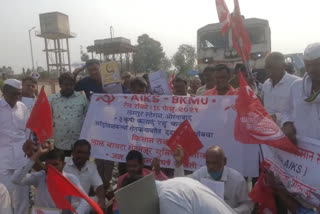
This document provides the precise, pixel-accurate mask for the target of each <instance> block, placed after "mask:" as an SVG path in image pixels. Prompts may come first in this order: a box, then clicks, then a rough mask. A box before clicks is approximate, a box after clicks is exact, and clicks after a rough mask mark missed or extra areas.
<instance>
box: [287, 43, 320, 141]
mask: <svg viewBox="0 0 320 214" xmlns="http://www.w3.org/2000/svg"><path fill="white" fill-rule="evenodd" d="M304 63H305V66H306V74H305V75H304V77H303V79H302V80H298V81H296V82H294V83H293V85H292V86H291V90H290V96H289V103H288V105H287V106H288V108H287V110H286V111H285V113H283V114H282V124H283V130H284V132H285V134H286V135H287V136H288V137H289V138H291V140H295V136H296V134H297V135H299V136H303V137H309V138H314V139H318V140H320V43H314V44H311V45H309V46H308V47H307V48H306V50H305V52H304Z"/></svg>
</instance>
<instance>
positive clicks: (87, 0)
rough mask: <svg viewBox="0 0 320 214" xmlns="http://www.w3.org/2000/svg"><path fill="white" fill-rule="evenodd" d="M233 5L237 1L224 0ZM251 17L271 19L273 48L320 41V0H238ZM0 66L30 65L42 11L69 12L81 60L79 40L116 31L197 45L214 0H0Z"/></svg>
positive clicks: (212, 16)
mask: <svg viewBox="0 0 320 214" xmlns="http://www.w3.org/2000/svg"><path fill="white" fill-rule="evenodd" d="M225 1H226V3H227V5H228V7H229V10H230V11H232V10H233V0H225ZM239 2H240V7H241V12H242V14H243V15H244V16H245V17H246V18H252V17H257V18H264V19H268V20H269V24H270V27H271V37H272V50H273V51H281V52H284V53H292V52H303V50H304V48H305V47H306V45H307V44H308V43H311V42H320V23H319V22H320V13H319V9H320V1H319V0H305V1H301V0H239ZM0 5H1V13H0V27H1V28H0V29H1V37H0V49H1V51H0V66H2V65H6V66H12V67H13V68H14V69H15V71H16V72H17V73H20V72H21V69H22V67H25V68H27V67H29V68H31V56H30V46H29V37H28V30H29V29H30V28H32V27H33V26H36V30H40V26H39V25H40V24H39V16H38V15H39V14H40V13H46V12H53V11H59V12H62V13H65V14H67V15H69V22H70V26H71V32H74V33H76V34H77V37H76V38H75V39H72V40H70V48H71V62H72V63H74V62H79V61H80V45H82V46H84V47H86V46H88V45H92V44H93V41H94V40H95V39H102V38H107V37H109V36H110V35H109V27H110V25H112V26H113V28H114V31H115V36H116V37H118V36H122V37H126V38H129V39H131V43H132V44H136V40H137V36H139V35H141V34H143V33H147V34H149V35H150V36H151V37H153V38H154V39H156V40H158V41H160V42H161V43H162V45H163V47H164V50H165V52H166V54H167V55H168V56H169V57H171V56H172V55H173V54H174V52H175V51H176V49H177V47H178V46H179V45H180V44H182V43H186V44H191V45H193V46H196V32H197V29H198V28H200V27H202V26H204V25H206V24H209V23H214V22H217V21H218V18H217V13H216V8H215V0H160V1H155V0H10V1H9V0H0ZM32 40H33V49H34V56H35V64H36V65H39V66H43V67H45V65H46V64H45V54H44V53H43V51H42V50H43V49H44V41H43V39H41V38H38V37H35V36H34V35H33V37H32Z"/></svg>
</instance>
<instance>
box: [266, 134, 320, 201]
mask: <svg viewBox="0 0 320 214" xmlns="http://www.w3.org/2000/svg"><path fill="white" fill-rule="evenodd" d="M298 147H299V151H300V155H298V156H297V155H294V154H290V153H287V152H284V151H282V150H279V149H275V148H273V147H269V146H266V145H263V147H262V148H263V154H264V158H265V160H266V161H267V162H268V163H270V164H271V170H272V171H273V172H274V174H275V175H277V176H278V177H279V178H280V180H281V181H282V183H283V184H284V185H285V187H286V188H287V190H288V191H289V192H292V193H297V194H295V195H296V197H297V199H302V200H303V201H308V203H311V204H312V205H313V206H317V207H320V186H319V175H320V174H319V173H320V140H316V139H311V138H307V137H303V138H298Z"/></svg>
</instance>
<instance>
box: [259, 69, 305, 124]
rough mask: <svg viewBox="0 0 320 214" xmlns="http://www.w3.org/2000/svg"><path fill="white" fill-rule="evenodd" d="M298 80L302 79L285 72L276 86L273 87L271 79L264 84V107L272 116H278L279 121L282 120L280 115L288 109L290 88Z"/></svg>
mask: <svg viewBox="0 0 320 214" xmlns="http://www.w3.org/2000/svg"><path fill="white" fill-rule="evenodd" d="M298 79H300V78H299V77H297V76H294V75H291V74H288V73H287V72H285V74H284V75H283V77H282V79H281V80H280V82H278V83H277V84H276V85H275V86H273V83H272V80H271V79H270V78H269V79H267V80H266V81H265V82H264V84H263V88H262V91H263V104H264V107H265V109H266V110H267V112H268V113H269V114H270V115H272V114H274V115H277V120H278V121H279V120H280V114H281V113H282V112H283V111H284V110H285V109H286V106H285V105H286V104H287V102H288V99H289V94H290V86H291V85H292V83H293V82H294V81H296V80H298Z"/></svg>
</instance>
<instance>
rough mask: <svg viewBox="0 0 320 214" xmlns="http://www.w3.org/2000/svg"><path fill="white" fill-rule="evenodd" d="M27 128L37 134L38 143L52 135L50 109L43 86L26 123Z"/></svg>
mask: <svg viewBox="0 0 320 214" xmlns="http://www.w3.org/2000/svg"><path fill="white" fill-rule="evenodd" d="M27 128H28V129H31V130H32V131H34V132H35V133H36V134H37V136H38V138H39V142H40V143H42V142H43V141H45V140H47V139H49V138H50V137H51V136H52V135H53V128H52V114H51V108H50V104H49V101H48V98H47V95H46V93H45V92H44V86H42V88H41V91H40V93H39V96H38V98H37V101H36V103H35V105H34V107H33V109H32V112H31V115H30V118H29V120H28V122H27Z"/></svg>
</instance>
